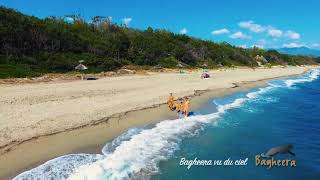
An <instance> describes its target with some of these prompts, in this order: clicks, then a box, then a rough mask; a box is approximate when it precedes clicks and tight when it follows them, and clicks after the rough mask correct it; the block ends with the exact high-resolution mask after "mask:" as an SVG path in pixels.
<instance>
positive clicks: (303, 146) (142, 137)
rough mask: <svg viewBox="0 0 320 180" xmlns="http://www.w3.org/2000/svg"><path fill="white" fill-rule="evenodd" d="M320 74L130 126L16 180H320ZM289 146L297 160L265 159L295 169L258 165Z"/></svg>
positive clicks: (291, 157) (284, 157) (311, 73)
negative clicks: (94, 149)
mask: <svg viewBox="0 0 320 180" xmlns="http://www.w3.org/2000/svg"><path fill="white" fill-rule="evenodd" d="M319 75H320V70H318V69H314V70H311V71H309V72H307V73H305V74H303V75H299V76H295V77H289V78H287V79H281V80H270V81H269V82H268V83H267V85H266V86H264V87H256V88H252V89H250V90H247V91H245V92H238V93H235V94H232V95H229V96H226V97H221V98H215V99H211V100H209V101H208V102H207V103H206V104H204V105H203V106H201V107H199V108H198V109H196V110H194V115H193V116H190V117H187V118H185V117H182V118H179V119H175V120H163V121H161V122H159V123H157V124H150V125H146V126H145V127H142V128H132V129H129V130H128V131H127V132H125V133H123V134H122V135H120V136H119V137H117V138H116V139H114V140H113V141H111V142H106V144H105V146H104V147H103V148H102V149H101V153H99V154H85V153H83V154H68V155H64V156H61V157H58V158H55V159H52V160H50V161H47V162H46V163H44V164H42V165H40V166H38V167H35V168H33V169H31V170H28V171H25V172H23V173H21V174H20V175H18V176H16V177H15V178H14V179H15V180H20V179H24V180H25V179H37V180H38V179H39V180H41V179H72V180H73V179H75V180H95V179H151V180H162V179H164V180H170V179H183V180H188V179H190V180H193V179H223V180H224V179H262V180H264V179H266V180H267V179H268V180H270V179H297V180H301V179H304V180H307V179H320V78H319ZM106 133H107V132H106ZM287 144H291V145H292V146H293V148H292V149H291V152H293V153H294V154H295V155H291V154H289V153H286V152H284V153H279V154H275V155H274V156H272V157H269V158H267V157H262V156H260V158H259V160H260V162H261V161H262V160H265V161H264V162H267V160H269V161H271V160H274V161H277V160H280V161H281V160H288V161H290V162H291V163H292V162H294V163H293V164H290V163H289V165H282V164H281V163H280V165H274V166H271V167H270V166H268V165H266V164H263V165H261V164H259V163H258V164H257V156H258V155H261V154H262V153H266V152H267V151H268V150H269V149H270V148H273V147H278V146H282V145H287ZM210 162H211V163H210ZM190 164H191V165H190Z"/></svg>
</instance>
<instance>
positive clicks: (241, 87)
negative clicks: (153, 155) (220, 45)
mask: <svg viewBox="0 0 320 180" xmlns="http://www.w3.org/2000/svg"><path fill="white" fill-rule="evenodd" d="M306 70H308V69H306ZM306 70H305V71H306ZM305 71H303V72H301V73H299V74H303V73H305ZM299 74H293V75H284V76H279V77H272V78H265V79H258V80H255V81H242V82H236V83H232V86H230V87H225V88H217V89H206V90H195V91H194V93H193V94H192V95H190V94H189V97H193V98H192V101H191V103H192V108H195V109H196V108H197V107H200V106H201V105H202V104H203V103H205V102H207V101H208V100H209V99H212V98H216V97H222V96H226V95H229V94H232V93H234V92H239V91H245V90H248V89H250V88H253V87H257V86H264V85H265V83H266V82H267V81H269V80H272V79H282V78H286V77H289V76H295V75H299ZM175 118H176V114H175V113H173V112H169V111H168V110H167V105H166V104H165V103H162V104H155V105H153V106H151V107H144V108H142V109H134V110H130V111H126V112H123V113H118V114H114V115H112V116H110V117H105V118H102V119H99V120H97V121H91V122H90V123H89V124H86V125H83V126H80V127H75V128H72V129H67V130H63V131H61V132H55V133H52V134H46V135H40V136H37V137H33V138H31V139H27V140H24V141H23V142H19V143H16V144H14V145H12V144H11V146H10V147H9V148H7V149H6V150H4V149H1V150H2V152H1V153H0V167H2V169H1V171H0V178H1V179H2V178H3V179H7V178H12V177H14V176H16V175H17V174H19V173H21V172H23V171H25V170H28V169H29V168H33V167H35V166H37V165H39V164H42V163H44V162H46V161H47V160H49V159H52V158H55V157H58V156H61V155H64V154H70V153H81V152H82V153H84V152H89V153H90V152H91V153H92V152H100V150H101V148H102V146H103V145H104V144H105V143H106V142H108V141H110V140H112V139H114V138H115V137H117V136H119V135H120V134H122V133H123V132H125V131H126V130H128V129H129V128H132V127H143V126H145V125H148V124H149V125H150V124H155V123H157V122H160V121H161V120H165V119H175ZM106 130H108V133H105V132H106ZM111 131H112V132H111ZM61 141H62V143H61ZM50 142H59V145H55V147H52V144H51V143H50ZM70 142H72V144H70ZM83 142H85V143H83ZM7 147H8V146H7ZM1 150H0V151H1ZM25 154H28V157H26V156H25ZM18 157H21V158H18ZM16 158H17V159H19V160H21V161H20V162H16V160H14V159H16ZM12 169H15V170H12Z"/></svg>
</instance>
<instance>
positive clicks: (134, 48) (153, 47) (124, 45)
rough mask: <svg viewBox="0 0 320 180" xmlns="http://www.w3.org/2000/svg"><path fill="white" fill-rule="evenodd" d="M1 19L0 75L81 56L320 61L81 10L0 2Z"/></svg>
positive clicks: (93, 64)
mask: <svg viewBox="0 0 320 180" xmlns="http://www.w3.org/2000/svg"><path fill="white" fill-rule="evenodd" d="M0 19H1V21H0V78H6V77H25V76H37V75H40V74H42V73H47V72H68V71H73V70H74V66H75V65H76V64H77V63H78V61H79V60H85V63H86V65H87V66H89V67H90V71H91V72H101V71H110V70H115V69H118V68H121V67H122V66H125V65H136V66H146V67H152V66H156V65H158V66H159V65H160V66H162V67H167V68H174V67H176V65H177V64H178V63H183V64H185V65H187V66H188V67H200V66H202V65H203V64H207V65H208V66H209V68H215V67H220V66H251V67H255V66H258V63H257V59H255V57H256V56H257V55H260V56H263V57H264V58H265V59H266V61H265V62H264V61H263V62H262V63H268V64H270V65H277V64H279V65H302V64H315V63H316V61H318V60H319V59H318V58H315V57H311V56H295V55H287V54H281V53H279V52H277V51H275V50H262V49H258V48H252V49H243V48H240V47H235V46H232V45H230V44H228V43H226V42H224V43H215V42H212V41H206V40H201V39H197V38H194V37H189V36H187V35H181V34H175V33H172V32H170V31H167V30H163V29H152V28H151V27H149V28H147V29H146V30H139V29H133V28H128V27H127V26H125V25H121V24H120V25H118V24H116V23H112V21H111V18H109V17H104V16H95V17H93V18H92V20H91V21H90V22H86V21H85V20H84V19H83V18H82V17H81V16H80V15H67V16H65V17H54V16H50V17H47V18H44V19H40V18H37V17H34V16H27V15H24V14H22V13H20V12H18V11H16V10H14V9H9V8H6V7H0ZM67 19H68V20H67Z"/></svg>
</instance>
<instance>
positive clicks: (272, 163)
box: [255, 155, 297, 169]
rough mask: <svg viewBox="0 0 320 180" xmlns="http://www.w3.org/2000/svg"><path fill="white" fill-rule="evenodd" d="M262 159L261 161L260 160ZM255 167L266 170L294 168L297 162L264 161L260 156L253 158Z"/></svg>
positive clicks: (286, 160) (283, 160)
mask: <svg viewBox="0 0 320 180" xmlns="http://www.w3.org/2000/svg"><path fill="white" fill-rule="evenodd" d="M260 158H262V159H260ZM255 162H256V166H265V167H266V168H267V169H271V168H272V167H274V166H276V167H296V166H297V162H296V160H295V159H274V158H273V157H272V158H271V159H264V158H263V157H262V156H260V155H256V156H255Z"/></svg>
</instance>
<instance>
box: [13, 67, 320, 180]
mask: <svg viewBox="0 0 320 180" xmlns="http://www.w3.org/2000/svg"><path fill="white" fill-rule="evenodd" d="M318 76H319V72H318V71H317V70H313V71H311V72H310V74H309V75H308V76H305V77H303V78H300V80H299V79H295V80H291V81H290V80H285V83H286V84H287V85H290V86H292V85H294V84H296V83H301V82H306V80H302V79H308V81H312V80H314V79H316V78H317V77H318ZM310 79H311V80H310ZM274 88H276V86H268V87H264V88H259V89H258V90H257V91H254V92H249V93H247V94H246V95H245V96H244V97H241V98H237V99H235V100H234V101H233V102H231V103H228V104H224V105H219V104H217V110H218V111H217V112H215V113H212V114H207V115H195V116H191V117H187V118H183V119H176V120H165V121H162V122H159V123H158V124H156V125H155V127H153V128H151V129H132V130H129V131H128V132H127V133H125V134H123V135H121V136H119V137H118V138H116V139H115V140H114V141H113V142H111V143H108V144H106V145H105V146H104V148H103V150H102V152H103V154H104V155H99V154H97V155H88V154H79V155H66V156H62V157H59V158H56V159H54V160H51V161H48V162H46V163H45V164H43V165H40V166H38V167H37V168H34V169H32V170H30V171H26V172H24V173H22V174H20V175H19V176H17V177H16V178H15V179H67V178H68V179H72V180H73V179H76V180H82V179H131V178H132V177H134V176H135V175H136V174H139V173H141V172H147V174H148V175H150V174H152V173H155V172H157V171H158V167H157V164H158V162H159V161H161V160H166V159H168V158H170V156H172V155H173V153H174V152H175V151H176V150H177V149H179V142H180V141H181V140H182V139H183V138H185V137H187V136H192V135H194V134H195V133H197V130H198V129H200V128H202V127H203V126H202V125H203V124H206V123H211V124H214V123H216V122H217V121H215V120H216V119H217V118H219V117H221V115H223V114H224V113H225V112H227V111H228V110H230V109H233V108H238V107H240V106H241V105H243V104H244V103H245V102H247V101H249V100H253V99H256V98H258V97H259V96H260V95H261V94H263V93H266V92H268V91H269V90H271V89H274Z"/></svg>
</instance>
